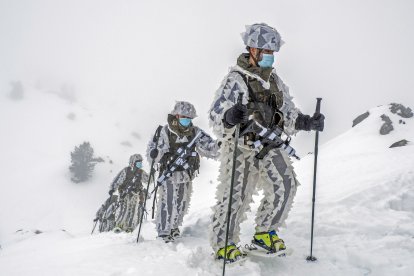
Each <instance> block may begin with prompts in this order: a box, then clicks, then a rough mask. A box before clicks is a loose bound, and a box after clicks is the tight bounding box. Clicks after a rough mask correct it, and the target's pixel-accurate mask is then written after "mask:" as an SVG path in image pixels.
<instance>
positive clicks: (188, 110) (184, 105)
mask: <svg viewBox="0 0 414 276" xmlns="http://www.w3.org/2000/svg"><path fill="white" fill-rule="evenodd" d="M170 114H172V115H182V116H186V117H189V118H192V119H194V118H195V117H197V113H196V110H195V107H194V105H192V104H191V103H189V102H185V101H177V102H176V103H175V106H174V109H173V110H172V111H171V113H170Z"/></svg>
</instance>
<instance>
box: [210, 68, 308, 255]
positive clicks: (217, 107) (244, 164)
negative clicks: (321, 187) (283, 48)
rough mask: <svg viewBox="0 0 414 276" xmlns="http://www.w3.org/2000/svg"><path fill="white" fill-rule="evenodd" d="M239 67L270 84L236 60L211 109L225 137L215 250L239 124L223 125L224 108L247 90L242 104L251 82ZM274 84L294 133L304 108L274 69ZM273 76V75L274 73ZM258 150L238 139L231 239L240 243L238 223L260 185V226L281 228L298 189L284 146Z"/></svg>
mask: <svg viewBox="0 0 414 276" xmlns="http://www.w3.org/2000/svg"><path fill="white" fill-rule="evenodd" d="M236 71H238V72H241V73H242V74H244V75H247V76H249V77H250V78H255V79H257V80H258V81H259V82H260V83H261V85H262V86H263V88H265V89H268V88H269V87H270V83H269V82H266V81H265V80H263V79H261V78H260V77H259V76H258V75H255V74H253V73H251V72H249V71H247V70H245V69H243V68H242V67H240V66H238V65H236V66H234V67H232V68H231V69H230V72H229V73H228V75H227V76H226V77H225V78H224V80H223V82H222V84H221V86H220V88H219V89H218V90H217V92H216V95H215V99H214V101H213V103H212V106H211V109H210V117H209V118H210V126H211V127H213V130H214V133H215V134H216V135H217V137H221V140H222V141H223V144H222V146H221V157H220V162H221V165H220V174H219V178H218V180H219V185H218V188H217V192H216V199H217V204H216V205H215V206H214V207H213V216H212V224H211V229H210V242H211V245H212V247H213V249H214V250H215V251H217V250H218V249H220V248H222V247H224V246H225V236H226V218H227V209H228V196H229V190H230V182H231V170H232V164H233V151H234V138H233V137H232V135H233V133H234V131H235V127H233V128H230V129H228V128H225V127H224V125H223V116H224V113H225V112H226V111H227V110H228V109H229V108H230V107H232V106H233V105H235V104H236V102H237V97H238V94H239V92H243V93H244V94H243V104H247V102H248V95H249V92H248V88H247V85H246V83H245V81H244V80H243V78H242V77H241V76H240V74H239V73H236ZM272 74H273V77H274V80H275V82H276V85H277V87H278V89H279V90H280V91H282V92H283V106H282V107H281V108H280V111H281V112H282V113H283V116H284V126H285V127H284V130H285V132H286V133H288V134H289V135H292V134H295V133H296V130H295V121H296V118H297V116H298V113H299V112H300V111H299V110H298V109H297V108H296V107H295V105H294V104H293V102H292V97H291V96H290V95H289V90H288V87H287V86H286V85H284V83H283V82H282V80H281V79H280V78H279V77H278V76H277V75H276V72H275V71H274V70H273V72H272ZM270 79H272V78H270ZM257 152H258V150H252V149H250V148H249V147H248V146H247V145H245V144H244V140H243V138H240V139H239V149H238V152H237V163H236V166H237V167H236V174H235V183H234V190H233V198H232V203H231V208H232V209H231V215H230V230H229V244H231V243H234V244H237V243H238V242H239V241H240V239H239V233H240V223H241V222H242V221H244V220H245V219H246V214H245V213H246V211H249V210H250V206H249V204H250V203H251V202H252V195H253V193H255V190H256V189H263V193H264V197H263V199H262V200H261V204H260V207H259V209H258V211H257V215H256V219H255V220H256V232H268V231H271V230H276V231H277V230H278V228H279V227H280V226H281V225H282V224H283V222H284V221H285V219H286V217H287V215H288V212H289V209H290V208H291V205H292V202H293V198H294V196H295V193H296V189H297V187H298V185H299V183H298V181H297V180H296V177H295V173H294V171H293V167H292V165H291V161H290V158H289V157H288V156H287V154H286V153H285V152H284V151H280V150H278V149H273V150H271V151H270V152H269V153H268V154H267V155H266V156H265V158H264V159H262V160H259V159H257V158H255V155H256V154H257Z"/></svg>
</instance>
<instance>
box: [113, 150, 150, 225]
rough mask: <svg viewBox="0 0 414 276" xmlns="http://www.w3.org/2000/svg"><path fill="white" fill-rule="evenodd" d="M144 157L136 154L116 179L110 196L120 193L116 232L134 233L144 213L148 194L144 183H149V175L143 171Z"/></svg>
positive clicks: (116, 214)
mask: <svg viewBox="0 0 414 276" xmlns="http://www.w3.org/2000/svg"><path fill="white" fill-rule="evenodd" d="M142 162H143V159H142V156H141V155H140V154H134V155H132V156H131V157H130V159H129V166H128V167H125V168H124V169H123V170H122V171H121V172H120V173H118V175H117V176H116V177H115V179H114V181H113V182H112V184H111V187H110V191H109V194H110V195H111V197H112V196H113V193H114V192H115V191H117V192H118V202H117V203H118V206H117V208H116V211H115V228H114V229H113V230H114V231H115V232H121V231H125V232H132V231H134V229H135V228H136V226H137V225H138V223H139V219H140V218H141V212H143V211H144V206H143V204H144V196H145V193H146V190H145V188H144V187H143V183H147V182H148V174H147V173H146V172H145V171H144V170H143V169H142Z"/></svg>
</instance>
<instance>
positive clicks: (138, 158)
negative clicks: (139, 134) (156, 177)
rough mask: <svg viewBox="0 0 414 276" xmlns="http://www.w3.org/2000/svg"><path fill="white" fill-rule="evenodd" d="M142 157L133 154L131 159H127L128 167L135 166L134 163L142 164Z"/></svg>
mask: <svg viewBox="0 0 414 276" xmlns="http://www.w3.org/2000/svg"><path fill="white" fill-rule="evenodd" d="M142 160H143V159H142V156H141V154H133V155H131V157H130V158H129V165H130V166H131V167H133V166H134V165H135V162H138V161H141V162H142Z"/></svg>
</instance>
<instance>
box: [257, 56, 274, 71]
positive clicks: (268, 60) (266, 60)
mask: <svg viewBox="0 0 414 276" xmlns="http://www.w3.org/2000/svg"><path fill="white" fill-rule="evenodd" d="M274 61H275V57H274V56H273V54H263V56H262V60H261V61H259V66H260V67H262V68H270V67H272V65H273V62H274Z"/></svg>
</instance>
